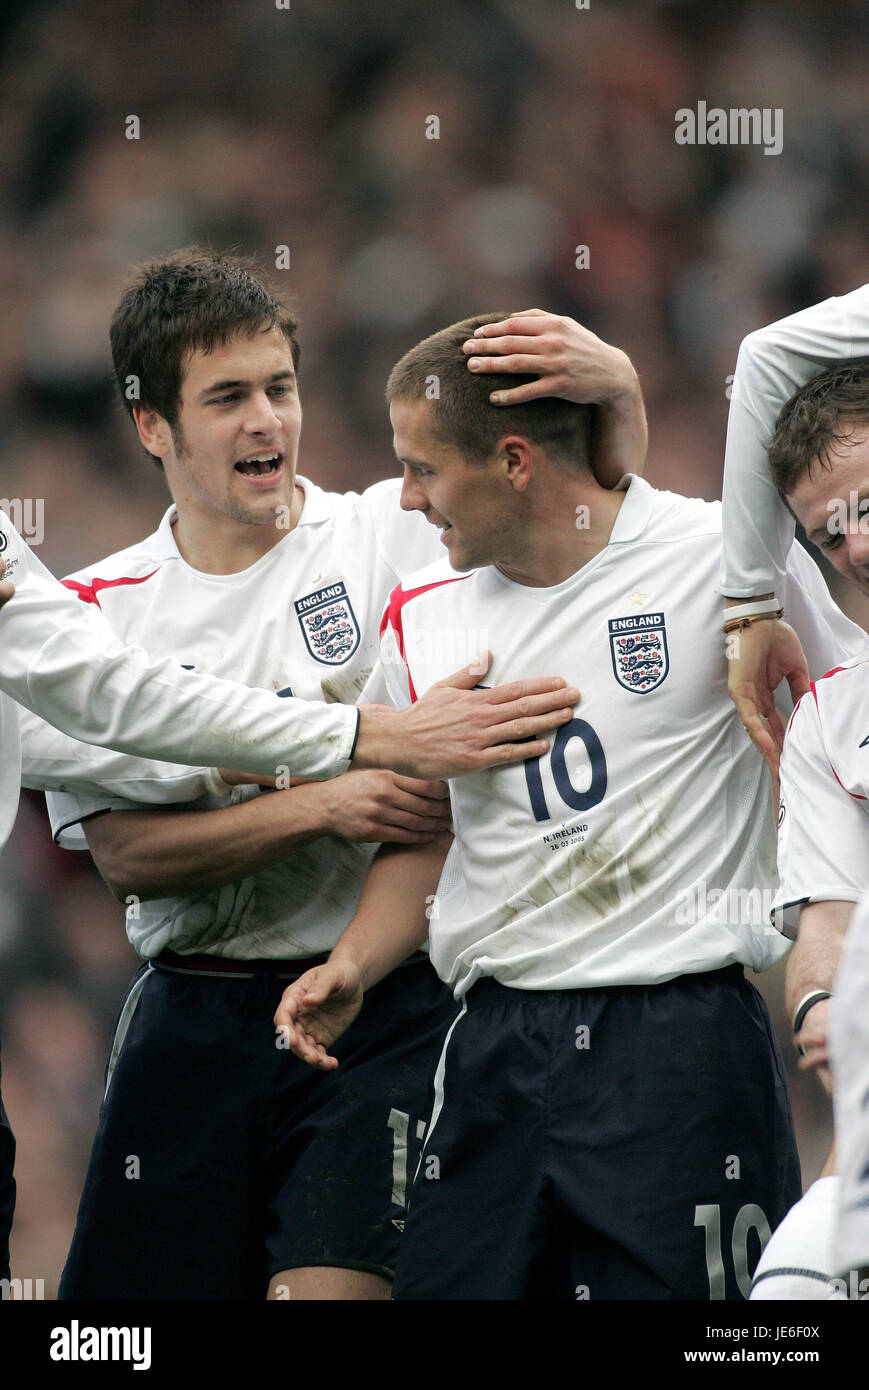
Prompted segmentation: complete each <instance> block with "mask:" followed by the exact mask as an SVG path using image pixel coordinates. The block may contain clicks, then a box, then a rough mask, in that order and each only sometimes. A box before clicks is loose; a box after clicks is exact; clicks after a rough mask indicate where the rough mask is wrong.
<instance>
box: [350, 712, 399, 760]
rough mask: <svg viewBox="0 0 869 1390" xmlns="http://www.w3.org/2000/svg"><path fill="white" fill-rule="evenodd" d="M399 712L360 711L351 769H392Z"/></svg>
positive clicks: (397, 733) (397, 736)
mask: <svg viewBox="0 0 869 1390" xmlns="http://www.w3.org/2000/svg"><path fill="white" fill-rule="evenodd" d="M397 718H399V711H397V710H395V711H387V710H380V709H360V711H359V729H358V732H357V735H356V746H355V748H354V750H353V758H352V761H351V766H352V767H353V768H372V767H391V768H393V770H395V769H394V767H393V763H394V758H395V754H396V749H397V739H398V738H399V728H400V725H396V723H395V721H396V719H397Z"/></svg>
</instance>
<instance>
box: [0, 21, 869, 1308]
mask: <svg viewBox="0 0 869 1390" xmlns="http://www.w3.org/2000/svg"><path fill="white" fill-rule="evenodd" d="M0 41H2V56H0V121H2V125H0V129H2V139H0V189H2V196H0V302H2V314H0V426H2V456H0V495H2V496H3V497H5V498H22V499H25V498H30V499H42V500H43V502H44V519H45V536H44V540H43V541H42V543H41V545H40V546H39V551H38V553H39V555H40V556H41V558H42V559H43V561H44V562H45V563H46V564H47V565H48V566H49V567H50V568H51V569H52V570H54V572H55V573H57V574H63V573H65V572H68V571H69V570H71V569H73V568H77V567H78V566H80V565H83V564H85V563H87V562H88V561H91V560H93V559H95V558H97V557H100V556H103V555H105V554H107V553H109V552H110V551H112V550H115V549H117V548H119V547H121V546H124V545H128V544H130V543H132V542H133V541H134V540H137V539H139V538H140V537H142V536H143V535H145V534H146V533H147V532H148V531H150V530H152V529H153V528H154V526H155V525H156V523H157V522H158V520H159V518H160V516H161V514H162V512H163V509H164V507H165V506H166V505H167V497H166V494H165V492H164V486H163V483H162V479H161V475H160V474H159V473H158V472H157V470H156V469H155V468H154V467H153V465H152V464H151V463H150V462H149V461H148V460H147V459H146V458H145V456H144V455H143V453H142V451H141V450H140V448H139V447H138V445H137V442H136V440H135V437H134V432H133V430H132V427H131V426H130V424H129V421H128V419H127V417H126V415H125V414H124V413H123V411H122V409H121V408H120V406H119V405H118V404H117V402H116V401H115V398H114V395H113V391H112V387H111V385H110V381H109V376H108V371H109V354H108V336H107V329H108V322H109V319H110V316H111V312H112V309H113V307H114V304H115V302H116V299H117V297H118V293H119V289H120V286H121V285H122V283H123V281H124V278H125V275H126V273H127V271H128V268H129V266H130V265H131V263H133V262H136V261H139V260H142V259H146V258H150V257H152V256H155V255H159V254H160V253H162V252H167V251H170V250H172V249H173V248H175V247H177V246H180V245H183V244H185V243H188V242H190V241H193V240H206V241H208V242H210V243H211V244H212V245H213V246H214V247H216V248H220V249H225V248H230V247H234V248H237V249H239V250H242V251H244V252H246V253H253V254H256V255H257V256H258V257H259V258H260V260H261V262H262V264H263V266H264V267H265V268H266V269H271V270H272V271H273V273H274V274H275V276H276V278H278V280H279V283H280V284H281V285H282V286H283V288H284V290H285V292H286V293H288V295H289V296H290V297H291V299H292V300H293V302H294V303H295V305H296V307H297V309H298V311H299V313H300V316H301V337H302V370H301V391H302V400H303V406H304V415H305V424H304V431H303V437H302V446H301V455H300V471H301V472H302V473H303V474H305V475H308V476H311V477H313V478H315V479H316V480H318V481H319V482H320V483H321V484H324V485H325V486H327V487H331V488H335V489H342V490H346V489H351V488H352V489H360V488H362V487H364V486H365V485H366V484H368V483H370V482H372V481H374V480H376V479H377V478H381V477H385V476H387V475H389V474H390V473H393V472H395V471H396V470H395V467H394V464H393V460H392V455H391V446H390V432H389V429H388V421H387V418H386V415H385V410H384V406H383V384H384V381H385V378H386V375H387V373H388V371H389V368H390V367H391V365H392V364H393V362H394V361H395V360H396V358H397V357H398V356H399V355H400V354H401V353H402V352H404V351H405V350H406V349H407V347H409V346H410V345H411V344H412V343H413V342H415V341H416V340H417V339H418V338H420V337H422V336H423V335H425V334H426V333H429V332H431V331H433V330H434V329H436V328H438V327H441V326H443V325H444V324H446V323H448V322H450V321H452V320H454V319H457V318H461V317H464V316H466V315H468V314H471V313H475V312H482V311H487V310H497V309H502V308H503V309H504V310H513V309H520V308H530V307H532V306H534V305H537V306H543V307H546V308H551V309H553V310H556V311H557V312H562V313H567V314H571V315H573V316H575V317H577V318H578V319H580V320H581V321H583V322H584V323H586V324H587V325H588V326H589V327H591V328H592V329H593V330H594V331H595V332H596V333H598V334H599V335H600V336H602V337H604V338H606V339H608V340H610V341H613V342H616V343H618V344H619V345H620V346H622V347H624V348H625V349H626V350H627V351H628V352H629V353H630V355H631V356H632V358H633V360H634V362H635V364H636V366H637V368H638V370H639V373H640V377H641V380H642V383H643V387H644V390H645V394H646V400H647V405H648V412H649V421H650V432H651V442H650V450H649V461H648V468H647V475H648V477H649V479H650V480H651V481H652V482H653V483H655V484H656V485H658V486H660V487H665V488H666V487H672V488H675V489H677V490H680V491H683V492H687V493H689V494H691V495H695V496H703V497H707V498H714V497H717V496H720V487H721V472H722V457H723V442H724V430H725V423H726V415H727V383H728V376H729V374H730V373H732V372H733V369H734V363H735V358H736V351H737V348H738V344H739V341H740V338H741V337H742V336H743V335H744V334H745V333H747V332H749V331H750V330H752V329H753V328H756V327H758V326H759V325H760V324H762V323H764V322H768V321H770V320H772V319H775V318H777V317H780V316H781V315H783V314H786V313H788V312H791V311H793V310H794V309H797V308H801V307H803V306H805V305H807V304H809V303H811V302H813V301H815V300H817V299H821V298H824V297H826V296H828V295H831V294H839V293H843V292H845V291H847V290H849V289H851V288H853V287H855V286H856V285H858V284H861V283H863V282H864V281H866V280H869V120H867V94H869V87H867V76H866V74H867V69H869V7H867V6H866V5H865V4H863V3H857V2H855V3H835V0H814V2H812V0H791V3H790V4H788V5H787V6H782V5H779V4H775V3H772V2H770V3H755V2H754V0H730V3H728V4H727V5H709V4H708V3H704V0H697V3H693V2H690V3H689V2H685V3H679V2H678V0H676V2H675V3H643V4H637V3H632V2H631V0H591V3H590V6H589V8H588V9H587V10H580V9H578V8H577V7H576V5H575V4H574V3H573V0H534V2H533V3H529V2H528V0H473V2H471V0H465V3H462V2H461V0H437V2H436V3H435V0H390V2H389V4H386V5H361V4H359V3H358V0H292V4H291V8H288V9H278V7H277V5H276V4H275V3H274V0H217V2H215V0H184V2H183V3H181V4H177V3H170V2H169V0H65V2H64V0H56V2H55V3H52V0H39V3H38V4H34V3H29V2H28V0H6V3H5V5H4V7H3V11H2V15H0ZM699 100H704V101H706V102H707V104H708V105H709V106H722V107H730V106H758V107H771V108H776V107H780V108H782V111H783V122H784V126H783V129H784V146H783V150H782V153H781V154H779V155H777V156H769V155H765V154H764V152H763V149H762V148H760V147H751V146H748V147H712V146H708V145H707V146H697V147H690V146H680V145H677V144H676V143H675V140H674V130H675V112H676V110H677V109H679V108H680V107H686V106H687V107H691V108H696V105H697V102H698V101H699ZM432 115H434V116H437V117H438V120H439V125H440V131H439V134H440V138H439V139H437V140H434V139H427V138H426V129H427V124H428V128H429V129H431V122H428V123H427V118H428V117H430V116H432ZM130 116H137V117H138V119H139V122H140V138H139V139H137V140H130V139H127V138H126V134H125V132H126V131H127V130H128V129H130V124H129V122H128V117H130ZM579 245H586V246H588V248H589V259H590V265H589V268H588V269H577V267H576V264H575V253H576V247H577V246H579ZM279 246H287V247H288V248H289V251H290V267H289V269H286V270H281V271H276V272H275V270H274V267H275V253H276V247H279ZM828 573H829V575H830V577H831V578H832V577H833V576H832V571H829V572H828ZM834 593H835V594H836V597H837V599H838V601H839V602H840V603H841V604H842V606H843V607H844V608H846V610H847V611H848V612H849V613H850V614H851V616H853V617H855V618H856V619H857V620H858V621H860V622H862V623H863V624H864V625H867V623H869V601H866V600H862V601H861V600H859V599H857V600H856V601H855V598H854V596H853V595H852V594H850V593H848V592H843V591H842V590H841V589H839V588H836V587H835V586H834ZM135 967H136V958H135V956H134V954H133V952H132V950H131V948H130V947H129V946H128V944H127V942H126V939H125V936H124V931H123V922H122V910H121V908H120V907H119V905H118V904H117V903H116V902H115V901H114V900H113V899H112V898H111V897H110V895H109V893H108V890H107V889H106V888H105V887H104V885H103V884H102V882H101V881H100V879H99V878H98V876H97V875H96V872H95V870H94V869H93V868H92V866H91V864H90V861H89V859H88V858H87V856H84V855H74V854H69V853H64V852H62V851H60V850H56V849H55V848H54V847H53V846H52V844H51V841H50V836H49V834H48V826H47V821H46V819H45V814H44V807H43V803H42V798H41V797H38V796H35V795H31V794H27V795H26V796H25V797H24V798H23V799H22V806H21V814H20V817H19V821H18V825H17V829H16V831H15V834H14V837H13V839H12V842H11V843H10V845H9V847H8V848H7V850H6V852H5V854H4V855H3V857H2V859H0V1036H2V1039H3V1091H4V1097H5V1099H6V1104H7V1108H8V1110H9V1112H10V1116H11V1119H12V1122H13V1126H14V1128H15V1130H16V1132H17V1136H18V1142H19V1152H18V1163H17V1176H18V1184H19V1199H18V1212H17V1221H16V1226H15V1229H14V1232H13V1273H14V1274H17V1275H19V1276H20V1277H22V1278H26V1277H32V1278H39V1277H41V1278H43V1279H44V1280H45V1293H46V1296H47V1297H52V1296H53V1295H54V1292H55V1290H56V1283H57V1278H58V1275H59V1271H60V1268H61V1265H62V1262H63V1259H64V1256H65V1253H66V1249H67V1247H68V1244H69V1239H70V1236H71V1232H72V1225H73V1221H74V1216H75V1209H76V1204H77V1200H78V1195H79V1191H80V1186H81V1181H82V1175H83V1171H84V1166H85V1163H86V1160H87V1155H88V1150H89V1145H90V1140H91V1137H92V1134H93V1131H94V1128H95V1125H96V1119H97V1111H98V1107H99V1099H100V1094H101V1081H102V1070H103V1066H104V1061H105V1056H106V1051H107V1043H108V1037H109V1033H110V1030H111V1026H112V1022H113V1019H114V1014H115V1011H116V1009H117V1007H118V1004H119V1001H120V999H121V996H122V994H123V991H124V989H125V987H126V984H127V981H128V979H129V978H130V976H131V975H132V973H133V971H134V970H135ZM759 983H760V984H761V987H762V988H763V989H764V991H765V993H766V994H767V996H768V998H769V999H770V1002H771V1005H772V1007H773V1010H774V1013H775V1017H776V1022H777V1027H778V1029H779V1033H780V1038H781V1043H782V1050H783V1053H784V1056H785V1059H786V1062H787V1065H788V1069H789V1073H790V1077H791V1081H792V1084H793V1092H792V1094H793V1102H794V1109H795V1117H796V1122H797V1126H798V1134H799V1141H800V1147H801V1153H802V1159H803V1176H804V1181H805V1183H806V1184H808V1182H810V1181H811V1180H812V1179H813V1178H814V1177H815V1176H816V1175H817V1172H818V1170H819V1168H820V1166H821V1163H822V1161H823V1158H824V1156H825V1153H826V1149H827V1146H828V1143H829V1133H830V1131H829V1109H828V1106H827V1105H826V1103H825V1101H824V1098H823V1097H822V1094H821V1090H820V1087H819V1086H818V1084H817V1082H816V1081H815V1080H814V1079H813V1078H807V1077H805V1076H804V1075H803V1074H801V1073H798V1072H797V1071H796V1067H795V1055H794V1052H793V1047H792V1045H791V1043H790V1040H789V1036H788V1034H789V1026H788V1022H787V1020H786V1019H785V1018H784V1017H783V1014H782V1010H781V1006H780V1002H779V1001H780V994H781V976H780V972H772V973H771V974H770V975H768V976H765V977H763V979H762V980H761V981H759ZM133 1253H134V1252H131V1254H133Z"/></svg>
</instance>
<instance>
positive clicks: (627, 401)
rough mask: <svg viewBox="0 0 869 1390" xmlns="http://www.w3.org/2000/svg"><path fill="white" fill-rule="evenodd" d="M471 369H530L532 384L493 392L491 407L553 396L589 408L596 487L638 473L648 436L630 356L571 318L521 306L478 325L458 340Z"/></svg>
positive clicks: (638, 384)
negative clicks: (497, 319) (592, 418)
mask: <svg viewBox="0 0 869 1390" xmlns="http://www.w3.org/2000/svg"><path fill="white" fill-rule="evenodd" d="M464 350H465V352H466V353H467V354H468V367H469V369H470V370H471V371H472V372H509V373H518V374H520V375H522V374H528V373H534V374H535V375H536V377H537V380H536V381H530V382H526V383H525V384H523V385H521V386H514V387H511V388H510V389H507V390H505V389H503V388H502V389H500V390H498V391H494V392H493V393H492V394H491V395H490V397H489V399H490V400H491V401H492V403H493V405H521V404H522V403H523V402H524V401H533V400H537V399H539V398H540V397H541V396H561V397H562V398H563V399H565V400H568V401H575V402H576V403H577V404H578V405H596V406H597V407H598V409H597V411H596V412H595V422H594V434H593V438H592V460H591V461H592V467H593V468H594V473H595V477H596V478H597V480H598V482H599V483H601V484H602V485H603V486H604V487H615V486H616V484H617V483H618V481H619V479H620V478H622V477H623V476H624V474H625V473H642V471H643V469H644V468H645V465H646V448H647V446H648V441H649V436H648V429H647V426H646V410H645V406H644V405H643V393H642V391H641V390H640V383H639V379H638V377H637V374H636V372H635V371H634V368H633V365H632V363H631V360H630V358H629V357H628V356H627V355H626V354H625V353H624V352H622V351H621V350H620V349H619V348H615V347H611V346H610V344H609V343H605V342H603V341H602V340H601V339H600V338H597V337H595V335H594V333H591V332H590V331H589V330H588V329H587V328H583V326H582V324H580V323H577V322H576V320H575V319H571V318H566V317H563V316H559V315H558V314H549V313H547V312H546V311H545V310H544V309H523V310H522V311H521V312H520V313H517V314H511V316H510V317H509V318H507V319H502V320H501V321H500V322H499V323H487V324H484V325H483V326H482V327H481V328H478V329H477V330H476V332H475V334H474V336H473V338H469V339H468V341H467V342H466V343H465V344H464Z"/></svg>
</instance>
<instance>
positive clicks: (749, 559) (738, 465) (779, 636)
mask: <svg viewBox="0 0 869 1390" xmlns="http://www.w3.org/2000/svg"><path fill="white" fill-rule="evenodd" d="M867 353H869V285H864V286H862V288H860V289H858V290H854V291H853V292H852V293H851V294H847V295H842V296H841V297H840V298H838V299H827V300H825V301H824V302H823V303H821V304H815V305H812V307H811V308H809V309H803V310H801V311H800V312H799V313H797V314H791V315H790V316H789V317H788V318H784V319H780V320H779V321H778V322H777V323H772V324H770V325H769V326H768V327H766V328H760V329H758V330H757V331H756V332H754V333H751V334H749V336H748V337H747V338H745V339H744V340H743V343H742V345H741V347H740V349H739V356H738V358H737V363H736V372H735V374H734V378H733V385H732V391H731V399H730V412H729V415H728V420H727V444H726V448H725V454H724V493H723V496H724V542H723V550H722V568H721V592H722V594H724V595H725V596H726V598H725V612H724V617H725V619H727V617H728V612H727V610H728V608H732V607H734V606H739V605H741V604H743V603H744V602H745V601H750V602H753V601H757V600H763V599H773V598H775V597H776V594H777V595H778V597H779V598H781V597H782V593H783V586H784V581H785V570H786V565H787V558H788V552H789V551H790V548H791V545H792V543H793V536H794V521H793V517H792V516H791V514H790V512H789V511H788V509H787V507H786V506H785V504H784V502H783V501H782V500H781V498H780V497H779V495H778V493H777V492H776V490H775V487H774V486H773V483H772V480H771V478H770V475H769V466H768V461H767V446H768V444H769V441H770V438H771V437H772V433H773V430H774V428H775V423H776V420H777V419H778V416H779V414H780V412H781V410H782V407H783V406H784V405H785V403H786V402H787V401H788V400H789V399H790V397H791V396H792V395H793V393H794V392H795V391H797V390H798V389H799V388H800V387H801V386H803V385H805V383H806V382H807V381H810V380H811V379H812V377H814V376H817V374H818V373H819V372H821V371H823V370H824V369H825V368H827V367H829V366H831V365H832V364H833V363H835V362H839V361H843V360H846V359H848V358H850V357H863V356H866V355H867ZM738 637H739V641H738V642H730V643H728V652H727V654H728V689H729V691H730V695H731V698H732V699H733V702H734V704H735V705H736V707H737V710H738V711H739V716H740V718H741V720H742V722H743V724H744V725H745V728H746V729H747V731H748V733H749V734H750V735H751V738H752V741H753V742H754V744H755V747H756V748H757V749H758V750H759V752H760V753H762V754H763V756H764V758H765V759H766V761H767V763H768V764H769V766H770V768H771V769H772V770H773V771H775V770H776V767H777V764H778V757H779V753H780V750H781V733H782V731H781V727H780V724H779V723H778V721H777V716H776V714H775V709H774V704H773V696H774V692H775V688H776V687H775V685H774V684H773V683H772V682H773V680H776V681H781V680H782V679H786V680H787V681H788V683H789V685H790V689H791V694H792V696H793V698H794V699H797V698H799V696H800V695H801V694H803V693H804V692H805V691H806V690H807V689H808V678H809V671H808V666H807V663H806V660H805V656H804V655H803V651H802V647H801V644H800V640H799V637H798V636H797V635H796V633H795V632H794V631H793V629H791V628H789V627H788V626H787V624H785V623H783V622H781V621H779V620H776V619H775V618H766V619H763V620H762V621H759V622H754V623H752V625H751V627H748V628H745V629H744V630H743V631H742V632H741V633H739V634H738Z"/></svg>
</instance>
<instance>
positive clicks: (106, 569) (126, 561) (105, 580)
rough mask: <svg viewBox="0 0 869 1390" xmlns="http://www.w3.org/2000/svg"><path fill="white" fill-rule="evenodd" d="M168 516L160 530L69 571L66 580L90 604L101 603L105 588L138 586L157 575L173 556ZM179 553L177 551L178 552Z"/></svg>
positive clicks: (66, 584)
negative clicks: (170, 554)
mask: <svg viewBox="0 0 869 1390" xmlns="http://www.w3.org/2000/svg"><path fill="white" fill-rule="evenodd" d="M168 517H169V513H168V512H167V514H166V516H165V517H164V518H163V523H162V524H161V526H160V527H159V529H158V530H157V531H154V532H153V533H152V534H151V535H150V536H146V537H145V539H144V540H141V541H137V542H136V543H135V544H134V545H129V546H126V547H125V548H124V549H123V550H116V551H115V552H114V553H113V554H111V555H106V556H104V557H103V559H101V560H95V561H94V562H93V563H92V564H89V565H85V566H84V567H83V568H82V569H80V570H74V571H73V572H72V573H71V574H68V575H67V576H66V578H65V579H64V580H63V583H64V584H65V586H66V587H67V588H68V589H71V590H72V591H73V592H74V593H78V595H79V597H80V598H81V599H82V600H83V601H84V602H86V603H96V604H97V606H99V601H100V600H99V596H100V593H101V592H102V590H104V589H116V588H123V587H129V586H138V585H141V584H144V583H146V582H147V581H148V580H149V579H151V578H152V577H153V576H154V575H156V574H157V573H158V572H159V571H160V570H161V569H162V568H163V566H164V564H165V562H166V560H167V559H168V558H169V554H168V552H167V545H166V531H167V529H168ZM176 554H177V552H176Z"/></svg>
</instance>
